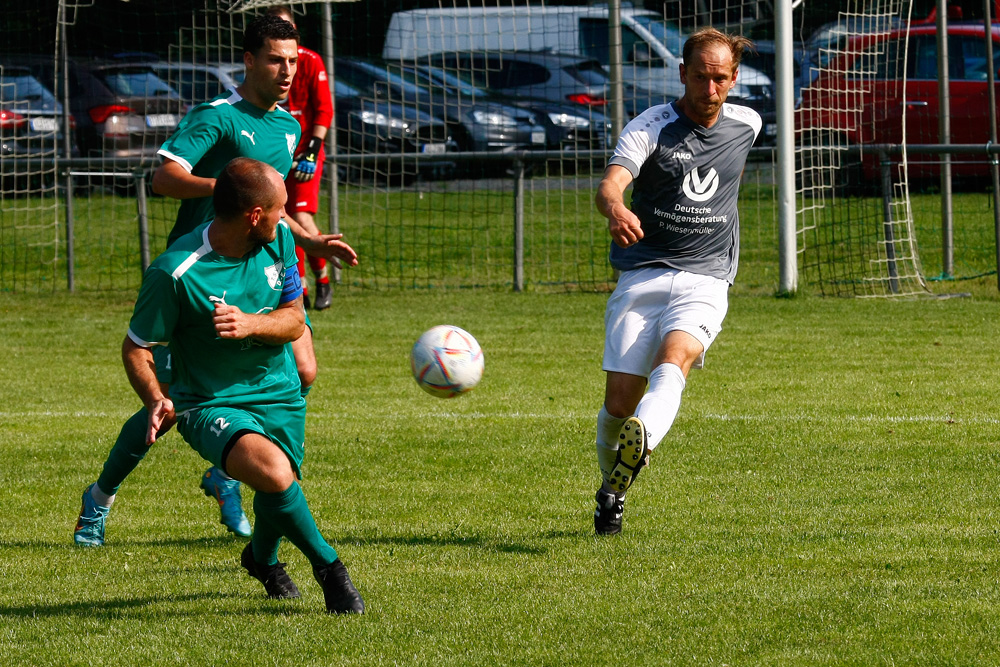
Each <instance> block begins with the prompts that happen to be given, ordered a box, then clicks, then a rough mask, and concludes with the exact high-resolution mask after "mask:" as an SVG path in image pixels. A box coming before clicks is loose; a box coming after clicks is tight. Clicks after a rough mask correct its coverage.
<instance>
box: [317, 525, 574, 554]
mask: <svg viewBox="0 0 1000 667" xmlns="http://www.w3.org/2000/svg"><path fill="white" fill-rule="evenodd" d="M582 537H589V533H587V532H586V531H582V530H579V531H572V530H565V531H562V530H560V531H556V530H547V531H544V532H542V533H540V534H539V535H537V536H534V537H532V538H531V540H534V539H541V540H553V539H565V538H582ZM346 543H354V544H362V545H363V544H373V545H390V546H403V547H424V546H429V547H470V548H473V549H483V550H486V551H497V552H500V553H510V554H531V555H542V554H546V553H548V552H549V549H548V547H545V546H533V545H531V544H528V543H526V542H517V541H512V540H505V539H504V538H503V537H496V536H490V537H484V536H482V535H477V534H472V535H464V534H461V533H459V532H457V531H453V532H450V533H447V534H437V535H384V534H374V535H372V534H367V535H338V536H337V539H336V543H335V544H334V546H336V545H337V544H346Z"/></svg>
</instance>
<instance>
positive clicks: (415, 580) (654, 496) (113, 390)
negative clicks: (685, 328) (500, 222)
mask: <svg viewBox="0 0 1000 667" xmlns="http://www.w3.org/2000/svg"><path fill="white" fill-rule="evenodd" d="M130 298H131V295H120V293H119V294H118V295H111V296H109V295H102V296H90V295H80V296H76V297H66V296H61V295H55V296H53V297H45V298H38V297H37V296H26V297H21V296H10V295H0V312H2V317H0V353H2V357H3V359H4V360H5V363H3V364H2V365H0V387H2V388H3V389H2V392H0V396H2V397H3V399H4V400H3V402H2V405H0V451H2V455H3V466H2V467H0V471H2V472H0V482H2V486H3V493H0V516H2V517H3V519H2V521H0V574H2V576H0V664H3V665H84V664H94V665H101V664H105V665H107V664H117V665H139V664H141V665H161V664H184V665H188V664H223V663H226V664H237V665H243V664H246V665H250V664H253V665H390V664H399V665H441V664H456V665H457V664H462V665H465V664H477V665H493V664H533V665H541V664H547V665H644V664H677V665H683V664H713V665H722V664H727V665H750V664H765V665H801V664H852V665H875V664H894V665H929V664H935V665H936V664H940V665H970V664H996V663H997V662H998V661H1000V632H998V630H1000V605H998V602H1000V583H998V581H1000V575H998V572H1000V534H998V532H997V529H998V525H1000V516H998V508H1000V503H998V500H997V493H996V482H995V479H996V470H997V465H998V463H1000V453H998V450H997V446H996V440H997V439H996V433H997V430H998V429H997V425H998V419H997V414H996V401H995V392H996V386H997V381H998V371H997V370H996V363H995V352H994V348H995V341H996V338H997V325H996V322H997V303H996V301H992V300H983V299H951V300H942V301H905V302H883V301H878V302H873V301H868V300H844V299H825V300H823V299H811V298H798V299H771V298H759V297H746V296H736V297H734V298H733V299H732V303H731V308H730V313H729V316H728V318H727V321H726V329H725V331H724V333H723V335H722V336H721V337H720V339H719V340H718V342H717V343H716V344H715V345H714V346H713V347H712V349H711V351H710V353H709V358H708V364H707V368H706V369H705V370H702V371H695V372H693V373H692V376H691V378H690V380H689V383H688V387H687V390H686V393H685V400H684V403H683V405H682V407H681V411H680V414H679V416H678V419H677V421H676V423H675V425H674V428H673V430H672V432H671V433H670V434H669V435H668V437H667V439H666V440H665V441H664V443H663V444H662V445H661V446H660V448H659V449H658V450H657V451H656V452H655V454H654V459H653V464H652V466H651V467H650V468H649V469H648V470H647V471H646V472H644V473H643V476H641V477H640V478H639V481H638V482H637V484H636V486H635V488H634V489H633V490H632V492H630V497H629V503H628V505H627V507H626V515H625V532H624V533H623V534H622V535H620V536H618V537H615V538H610V539H598V538H597V537H595V536H594V535H593V526H592V519H591V513H592V509H593V493H594V490H595V488H596V486H597V483H598V473H597V469H596V463H595V461H594V453H593V444H592V443H593V437H594V436H593V427H594V421H595V415H596V412H597V408H598V407H599V405H600V397H601V391H602V385H603V374H602V373H601V371H600V350H601V344H602V336H603V331H602V313H603V307H604V302H605V297H604V296H601V295H598V294H523V295H514V294H510V293H508V292H495V291H488V290H476V291H469V292H445V293H442V292H440V291H431V292H428V291H406V292H398V291H395V292H389V293H371V292H363V291H351V292H349V293H346V294H345V293H339V294H338V295H337V296H336V298H335V302H334V307H333V308H332V309H331V310H329V311H326V312H323V313H320V314H317V315H315V317H314V318H313V321H314V324H315V330H316V339H317V354H318V357H319V361H320V366H321V371H320V377H319V380H318V382H317V384H316V387H315V389H314V390H313V392H312V394H311V395H310V397H309V410H310V413H309V418H308V425H307V434H308V448H307V451H308V454H307V460H306V468H305V475H306V477H305V484H304V487H305V491H306V495H307V497H308V498H309V500H310V503H311V505H312V507H313V509H314V512H315V514H316V516H317V517H318V521H319V524H320V527H321V529H322V530H323V531H324V533H325V535H326V536H327V537H328V538H329V539H330V540H331V541H332V542H333V543H334V544H335V545H336V547H337V548H338V550H339V551H340V554H341V556H342V558H343V559H344V561H345V562H346V563H347V564H348V566H349V568H350V570H351V572H352V575H353V577H354V580H355V582H356V583H357V585H358V587H359V589H360V590H361V592H362V594H363V595H364V596H365V598H366V601H367V603H368V613H367V614H365V616H363V617H353V618H337V617H330V616H328V615H326V614H324V613H323V611H322V609H323V605H322V594H321V592H320V590H319V587H318V585H317V584H316V583H315V582H314V581H313V580H312V578H311V573H310V570H309V567H308V564H307V563H306V562H305V560H304V559H303V558H302V556H301V555H300V554H299V553H298V552H297V551H295V550H294V549H293V548H292V547H290V546H287V545H286V546H285V547H283V550H282V553H281V557H282V558H283V559H284V560H287V561H288V562H289V567H288V569H289V573H290V574H291V576H292V577H293V578H294V579H296V581H297V583H298V584H299V587H300V588H301V589H302V598H301V599H299V600H295V601H285V602H278V601H269V600H267V599H265V598H264V597H263V593H262V589H261V587H260V586H259V584H258V583H257V582H255V581H253V580H252V579H250V578H249V577H247V576H246V574H245V573H243V572H242V570H241V569H240V568H239V566H238V562H237V561H238V556H239V552H240V550H241V549H242V547H243V542H242V541H241V540H239V539H236V538H232V537H229V536H228V535H227V534H226V533H225V531H224V529H223V528H222V527H221V526H220V525H219V524H218V523H217V509H216V507H215V506H214V504H213V503H212V502H211V501H209V500H208V499H206V498H205V497H204V496H203V495H201V492H200V491H199V489H198V488H197V482H198V475H199V473H200V472H201V471H202V470H203V469H204V467H205V466H206V464H205V463H204V462H203V461H201V460H200V459H199V458H198V457H197V456H196V455H195V454H194V452H193V451H192V450H190V449H189V448H188V447H187V445H186V444H184V443H183V441H182V440H181V439H180V438H179V436H177V434H176V433H175V432H174V433H171V434H170V435H169V436H167V437H166V438H165V439H163V440H162V441H161V442H159V443H157V444H156V445H155V446H154V448H153V449H152V450H151V452H150V454H149V455H148V456H147V458H146V460H145V461H144V462H143V463H142V465H140V466H139V468H138V469H137V471H136V472H135V473H134V475H133V476H132V477H131V478H130V479H129V480H128V481H127V482H126V483H125V485H124V487H123V488H122V490H121V492H120V494H119V497H118V501H117V503H116V504H115V507H114V510H113V512H112V514H111V518H110V520H109V524H108V534H107V538H108V542H107V546H106V547H104V548H102V549H97V550H81V549H78V548H75V547H74V546H73V545H72V539H71V533H72V526H73V521H74V520H75V518H76V513H77V511H78V508H79V497H80V493H81V492H82V491H83V489H84V487H85V486H86V485H87V484H88V483H89V482H91V481H92V480H93V479H94V478H95V477H96V475H97V474H98V472H99V467H100V464H101V462H102V461H103V459H104V456H105V454H106V453H107V450H108V449H109V447H110V446H111V443H112V442H113V439H114V437H115V435H116V434H117V429H118V428H119V426H120V424H121V423H122V421H123V420H124V419H125V418H126V417H127V416H128V415H130V414H131V413H132V411H133V410H134V408H135V407H136V399H135V398H134V396H133V395H132V393H131V390H130V389H129V388H128V386H127V382H126V380H125V376H124V372H123V371H122V369H121V365H120V362H119V347H120V343H121V339H122V337H123V335H124V331H125V328H126V324H127V320H128V316H129V313H130V309H131V302H130ZM441 322H448V323H453V324H457V325H460V326H463V327H465V328H467V329H469V330H470V331H472V332H473V333H474V334H475V335H476V336H477V337H478V339H479V341H480V342H481V343H482V345H483V347H484V349H485V351H486V355H487V357H486V375H485V377H484V380H483V382H482V384H481V386H480V387H479V388H477V389H476V390H475V391H474V392H472V393H471V394H470V395H467V396H463V397H460V398H457V399H453V400H440V399H434V398H432V397H430V396H427V395H426V394H424V393H423V392H421V391H420V390H419V389H418V388H417V387H416V385H415V384H414V383H413V381H412V380H411V379H410V377H409V370H408V365H407V353H408V350H409V346H410V345H411V344H412V341H413V340H414V339H415V338H416V336H417V335H418V334H419V333H420V332H421V331H422V330H424V329H425V328H427V327H429V326H430V325H433V324H438V323H441ZM249 494H250V492H249V491H247V495H248V496H249ZM244 501H245V502H244V505H245V506H248V507H249V502H248V501H249V498H245V499H244Z"/></svg>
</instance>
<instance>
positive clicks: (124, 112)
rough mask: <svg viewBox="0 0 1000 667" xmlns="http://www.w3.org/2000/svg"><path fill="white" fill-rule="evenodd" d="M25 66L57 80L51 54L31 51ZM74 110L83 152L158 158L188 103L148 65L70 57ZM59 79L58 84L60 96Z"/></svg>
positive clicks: (45, 78)
mask: <svg viewBox="0 0 1000 667" xmlns="http://www.w3.org/2000/svg"><path fill="white" fill-rule="evenodd" d="M16 64H19V65H21V66H23V67H27V68H29V69H30V70H31V72H32V74H33V75H34V76H35V77H36V78H38V79H39V80H41V81H42V82H43V83H51V82H54V81H55V80H56V76H55V62H54V61H53V60H52V59H51V58H43V57H37V58H36V57H33V58H26V59H23V60H21V61H19V62H17V63H16ZM67 75H68V79H69V100H70V112H71V113H72V114H73V117H74V118H75V119H76V135H77V146H78V147H79V150H80V154H81V155H82V156H84V157H91V156H96V157H105V158H126V157H148V158H155V156H156V151H157V150H159V148H160V145H161V144H162V143H163V142H164V141H166V139H167V138H168V137H169V136H170V135H171V133H173V131H174V129H175V128H176V127H177V124H178V123H179V122H180V120H181V118H182V117H183V115H184V110H185V105H184V102H183V101H182V100H181V98H180V96H179V95H178V94H177V92H176V91H175V90H174V89H173V88H171V87H170V86H169V85H168V84H167V83H166V82H164V81H163V80H162V79H160V78H159V77H158V76H156V74H155V73H154V72H153V70H152V69H150V68H149V67H148V66H146V65H142V64H137V63H123V62H115V61H101V60H87V61H73V60H71V61H69V65H68V68H67ZM59 84H60V85H57V86H55V87H54V89H55V90H56V91H57V97H61V94H62V93H61V81H60V82H59Z"/></svg>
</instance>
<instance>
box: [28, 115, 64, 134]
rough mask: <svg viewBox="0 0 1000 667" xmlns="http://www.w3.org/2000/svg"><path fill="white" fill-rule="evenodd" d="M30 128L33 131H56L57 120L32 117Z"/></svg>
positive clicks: (57, 128) (57, 127)
mask: <svg viewBox="0 0 1000 667" xmlns="http://www.w3.org/2000/svg"><path fill="white" fill-rule="evenodd" d="M31 129H32V130H34V131H35V132H58V131H59V121H57V120H56V119H55V118H32V119H31Z"/></svg>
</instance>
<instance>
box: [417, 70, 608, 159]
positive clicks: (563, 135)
mask: <svg viewBox="0 0 1000 667" xmlns="http://www.w3.org/2000/svg"><path fill="white" fill-rule="evenodd" d="M398 68H399V70H400V71H401V72H404V73H405V74H407V75H409V76H412V77H415V78H416V79H417V80H419V81H422V82H425V83H427V84H429V85H434V86H438V87H441V88H443V89H445V90H446V91H448V94H453V95H465V96H468V97H470V98H472V99H490V98H491V97H494V96H495V94H494V93H492V92H490V91H489V90H488V89H486V88H480V87H478V86H476V85H474V84H473V83H471V82H469V81H467V80H465V79H462V78H461V77H459V76H457V75H455V74H453V73H450V72H448V71H447V70H445V69H442V68H440V67H433V66H430V65H399V66H398ZM504 99H507V100H508V103H510V104H512V105H515V106H519V107H523V108H525V109H529V110H530V111H532V112H533V113H534V114H535V116H536V117H537V118H538V119H539V120H540V122H541V123H542V124H543V125H544V126H545V135H546V143H545V145H546V148H548V149H550V150H600V149H605V148H609V147H610V140H611V122H610V121H609V120H608V118H607V117H606V116H605V115H604V114H603V113H601V112H599V111H597V110H596V108H594V107H586V108H583V107H580V106H579V105H577V104H572V103H570V102H553V101H550V100H536V99H521V98H516V99H515V98H504Z"/></svg>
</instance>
